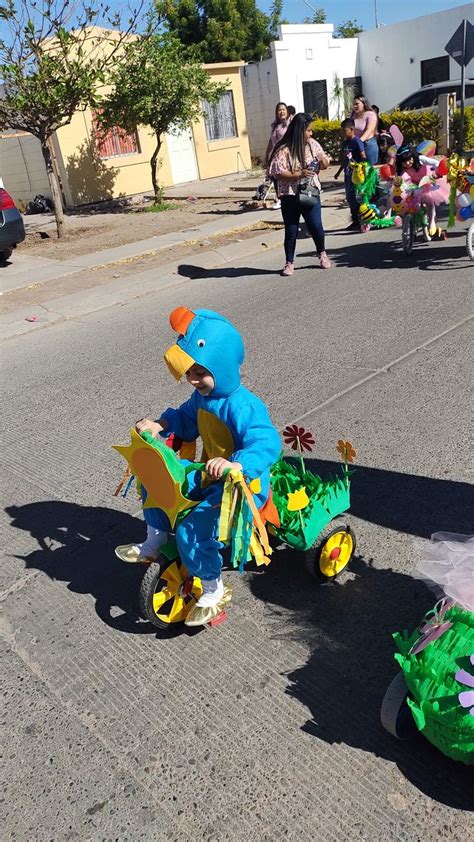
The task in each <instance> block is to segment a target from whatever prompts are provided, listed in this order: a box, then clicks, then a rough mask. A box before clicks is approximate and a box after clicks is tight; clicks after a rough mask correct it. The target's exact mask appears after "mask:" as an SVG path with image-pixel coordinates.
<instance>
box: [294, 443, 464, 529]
mask: <svg viewBox="0 0 474 842" xmlns="http://www.w3.org/2000/svg"><path fill="white" fill-rule="evenodd" d="M289 461H291V460H289ZM305 464H306V466H307V468H308V470H310V471H312V472H313V473H315V474H321V476H322V477H325V476H328V475H333V476H334V475H338V474H340V470H341V466H340V462H333V461H332V460H324V459H317V460H316V459H305ZM473 512H474V486H473V485H471V484H470V483H468V482H454V481H453V480H445V479H437V478H434V477H426V476H421V475H417V474H403V473H399V472H398V471H391V470H387V469H383V468H371V467H369V466H368V465H359V464H357V465H356V466H355V470H354V477H353V482H352V484H351V514H353V515H355V517H358V518H360V519H361V520H366V521H368V522H370V523H376V524H377V525H378V526H383V527H384V528H385V529H392V530H394V531H396V532H403V533H405V534H407V535H414V536H416V537H419V538H428V539H429V538H431V535H432V534H433V532H461V533H466V534H467V533H471V532H472V531H473V530H474V522H473V520H474V518H473Z"/></svg>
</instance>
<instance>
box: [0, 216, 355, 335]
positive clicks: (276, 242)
mask: <svg viewBox="0 0 474 842" xmlns="http://www.w3.org/2000/svg"><path fill="white" fill-rule="evenodd" d="M324 211H325V219H326V226H325V229H326V232H327V234H330V233H331V230H336V229H335V226H334V223H336V222H337V221H338V220H339V219H340V216H341V213H345V211H342V212H341V210H338V209H334V208H331V207H327V208H325V209H324ZM261 221H265V220H261ZM240 227H241V228H247V227H248V226H247V225H245V226H240ZM232 230H235V227H234V228H233V229H232ZM282 239H283V231H282V229H278V230H276V231H274V230H271V229H269V230H268V231H267V232H266V233H262V232H260V233H259V234H258V235H257V236H255V237H249V238H248V239H246V240H241V241H239V242H236V243H230V244H229V245H227V246H222V247H221V248H215V249H209V251H207V252H196V253H195V254H192V255H187V256H186V257H184V258H182V259H178V260H173V261H170V262H169V263H166V264H164V265H162V266H160V267H159V269H158V270H157V268H156V267H153V268H150V269H146V270H145V271H143V272H139V273H137V274H136V275H127V276H125V277H123V278H121V279H120V280H116V279H111V280H109V281H108V282H107V283H105V284H101V285H98V286H95V287H91V288H89V289H85V290H79V291H78V292H73V293H70V294H66V295H63V296H60V297H56V298H51V299H49V300H48V301H45V302H44V303H43V304H38V305H37V306H36V310H37V317H36V319H35V320H34V322H30V321H26V319H27V318H28V317H30V314H31V304H29V305H25V307H24V308H23V307H20V308H18V310H14V311H12V312H11V313H6V314H4V315H2V316H0V332H1V336H2V339H12V338H14V337H15V336H20V335H22V334H25V333H31V332H32V331H35V330H38V329H41V328H45V327H49V326H50V325H53V324H57V323H58V322H62V321H67V320H68V319H75V318H78V317H79V316H85V315H88V314H90V313H95V312H97V311H99V310H103V309H105V308H107V307H114V306H116V305H123V304H126V303H127V302H129V301H133V300H134V299H137V298H143V297H144V296H146V295H149V294H151V293H154V292H157V291H158V290H160V289H166V288H169V287H173V286H178V285H180V284H183V283H189V282H190V281H194V280H198V279H199V278H205V277H206V274H207V272H208V271H211V270H213V269H216V268H218V267H221V266H225V264H227V263H231V262H233V261H235V260H239V259H241V258H243V257H247V256H251V255H255V254H261V253H262V250H263V249H273V248H277V247H281V246H282ZM183 240H184V238H183ZM143 242H145V243H147V242H148V241H146V240H145V241H142V243H143ZM198 242H199V241H198ZM130 245H131V246H133V247H136V250H135V248H134V251H135V255H134V256H137V257H138V256H139V254H140V253H141V254H143V253H144V252H143V251H142V252H140V250H139V248H138V245H139V244H138V243H132V244H130ZM167 245H169V244H167ZM176 245H177V246H178V245H179V243H176ZM163 248H164V246H163ZM156 250H157V251H158V250H159V249H156ZM145 253H146V252H145ZM97 254H100V252H98V253H97ZM90 257H91V256H90ZM120 259H123V258H119V259H118V260H115V261H113V262H112V263H111V264H109V265H113V263H114V262H115V263H117V262H119V260H120ZM187 260H193V261H195V262H196V266H195V268H196V273H193V274H192V276H190V275H184V274H183V275H181V274H179V267H180V266H182V265H184V261H187ZM87 262H89V261H87ZM99 265H104V264H99ZM106 265H107V264H106ZM86 268H93V267H92V266H90V267H87V266H83V267H81V268H78V269H76V270H70V271H69V272H68V273H66V274H72V272H73V271H76V272H77V271H84V270H85V269H86ZM158 272H159V274H158ZM275 272H276V273H277V272H278V269H276V270H275ZM132 278H133V281H132Z"/></svg>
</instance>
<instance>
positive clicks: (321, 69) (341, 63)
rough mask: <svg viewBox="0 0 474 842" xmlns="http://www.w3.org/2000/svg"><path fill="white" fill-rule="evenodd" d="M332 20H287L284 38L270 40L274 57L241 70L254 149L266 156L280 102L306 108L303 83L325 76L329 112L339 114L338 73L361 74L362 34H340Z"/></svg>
mask: <svg viewBox="0 0 474 842" xmlns="http://www.w3.org/2000/svg"><path fill="white" fill-rule="evenodd" d="M333 31H334V26H333V25H332V24H319V25H317V24H314V25H283V26H280V27H279V38H280V40H278V41H274V42H273V43H272V45H271V50H272V56H271V58H269V59H265V60H264V61H260V62H257V63H255V64H247V65H245V67H243V68H242V70H241V75H242V87H243V91H244V100H245V111H246V114H247V126H248V132H249V142H250V152H251V154H252V156H253V157H259V158H263V156H264V154H265V149H266V147H267V144H268V139H269V137H270V125H271V123H272V122H273V120H274V119H275V105H276V104H277V102H280V101H281V102H286V104H287V105H294V106H295V108H296V111H297V112H298V111H303V110H304V102H303V82H313V81H317V80H320V79H326V81H327V90H328V105H329V116H330V117H334V118H335V117H337V105H336V104H335V103H331V101H330V97H331V85H332V81H333V77H334V74H335V73H337V74H338V76H339V77H340V79H341V81H342V79H343V78H348V77H352V76H358V75H359V65H358V60H357V38H346V39H335V38H333V37H332V35H333Z"/></svg>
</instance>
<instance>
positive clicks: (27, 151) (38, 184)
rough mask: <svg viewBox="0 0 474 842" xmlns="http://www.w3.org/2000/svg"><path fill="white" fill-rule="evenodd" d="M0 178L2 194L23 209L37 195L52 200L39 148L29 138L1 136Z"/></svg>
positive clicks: (26, 135) (16, 134) (35, 142)
mask: <svg viewBox="0 0 474 842" xmlns="http://www.w3.org/2000/svg"><path fill="white" fill-rule="evenodd" d="M0 176H1V177H2V180H3V183H4V185H5V190H8V192H9V193H10V194H11V195H12V196H13V198H14V200H15V202H16V203H17V204H20V205H24V207H25V208H26V206H27V205H28V202H31V200H32V199H33V198H34V197H35V196H36V195H37V194H38V193H40V194H42V195H43V196H48V198H51V192H50V189H49V181H48V176H47V173H46V167H45V164H44V160H43V156H42V154H41V146H40V143H39V140H37V138H36V137H33V135H31V134H26V133H23V132H3V133H2V134H0Z"/></svg>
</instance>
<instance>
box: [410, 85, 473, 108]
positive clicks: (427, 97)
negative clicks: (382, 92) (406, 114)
mask: <svg viewBox="0 0 474 842" xmlns="http://www.w3.org/2000/svg"><path fill="white" fill-rule="evenodd" d="M452 93H455V94H456V103H457V106H458V107H459V106H460V104H461V82H460V80H459V79H454V80H453V81H451V82H434V83H433V84H432V85H424V86H423V87H422V88H419V89H418V90H417V91H415V93H413V94H410V96H407V97H405V99H402V101H401V102H400V104H399V105H397V106H395V107H396V108H399V109H400V110H401V111H420V110H422V109H424V108H437V107H438V97H439V95H440V94H452ZM464 103H465V105H474V79H466V83H465V100H464Z"/></svg>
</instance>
